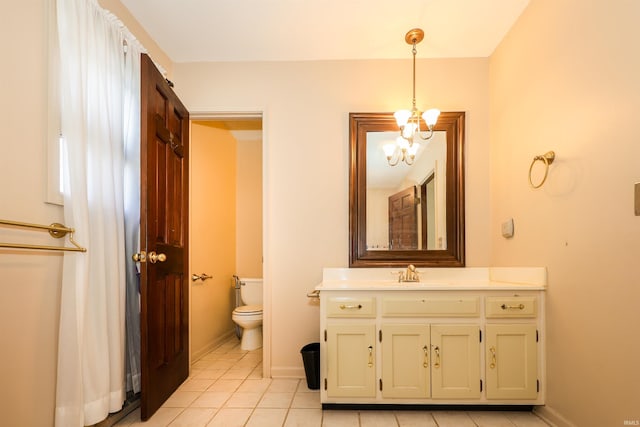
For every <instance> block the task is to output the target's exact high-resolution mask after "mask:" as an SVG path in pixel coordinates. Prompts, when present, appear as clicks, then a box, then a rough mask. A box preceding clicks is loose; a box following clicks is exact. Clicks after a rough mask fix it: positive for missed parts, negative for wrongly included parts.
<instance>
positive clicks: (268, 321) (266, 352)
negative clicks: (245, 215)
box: [188, 107, 272, 378]
mask: <svg viewBox="0 0 640 427" xmlns="http://www.w3.org/2000/svg"><path fill="white" fill-rule="evenodd" d="M267 115H268V114H267V111H266V108H263V107H260V108H246V109H241V110H228V111H225V110H216V111H214V110H208V111H202V110H200V111H198V110H195V111H189V126H191V123H193V122H194V121H207V120H211V121H215V120H224V119H230V118H233V119H256V118H261V119H262V283H263V285H262V307H263V312H262V376H263V377H264V378H270V377H271V331H272V329H271V325H272V316H271V295H272V291H271V273H270V268H269V251H268V248H269V247H270V243H271V238H270V233H269V229H268V228H267V224H268V223H269V221H268V220H269V206H270V204H269V201H270V199H269V192H268V188H269V185H268V184H269V182H268V176H269V174H268V171H269V169H268V167H269V165H268V162H267V160H266V159H267V156H266V155H265V154H266V153H267V148H268V146H269V144H268V141H267V135H268V132H267V128H268V120H267ZM192 135H193V134H192V133H189V138H192V137H193V136H192ZM189 142H190V144H189V150H191V149H192V147H193V145H192V144H191V142H192V141H191V140H190V141H189ZM189 155H191V152H189ZM189 158H191V156H189ZM191 174H192V168H189V179H190V180H191V179H192V176H191ZM189 182H191V181H189ZM189 196H191V186H189ZM191 200H193V199H192V198H191V197H189V208H191ZM191 226H192V224H191V221H190V222H189V233H191V232H192V231H193V230H191ZM189 250H191V241H189ZM188 274H189V276H188V277H191V274H193V272H192V271H191V260H189V273H188ZM191 313H192V311H191V287H189V316H191ZM191 328H192V322H191V319H189V360H191V357H192V349H191V345H192V344H191V343H192V340H191V332H192V331H191ZM191 362H193V360H191Z"/></svg>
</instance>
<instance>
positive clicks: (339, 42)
mask: <svg viewBox="0 0 640 427" xmlns="http://www.w3.org/2000/svg"><path fill="white" fill-rule="evenodd" d="M121 1H122V3H123V4H124V5H125V6H126V7H127V8H128V9H129V11H130V12H131V13H132V14H133V16H134V17H135V18H136V19H137V20H138V21H139V22H140V24H142V26H143V27H144V28H145V29H146V30H147V32H148V33H149V35H151V37H152V38H153V39H154V40H155V41H156V42H157V43H158V45H159V46H160V47H161V48H162V49H163V50H164V51H165V53H167V55H169V57H170V58H171V60H172V61H173V62H176V63H180V62H198V61H307V60H342V59H389V58H410V57H411V49H410V47H409V46H408V45H407V44H406V43H405V41H404V35H405V33H406V32H407V31H408V30H410V29H411V28H415V27H418V28H422V29H423V30H424V32H425V41H423V42H422V43H421V44H420V45H419V46H418V57H422V58H454V57H487V56H489V55H491V53H492V52H493V50H494V49H495V48H496V46H497V45H498V43H499V42H500V41H501V40H502V38H503V37H504V35H505V34H506V33H507V31H508V30H509V28H511V26H512V25H513V23H514V22H515V20H516V19H517V18H518V17H519V16H520V14H521V13H522V11H523V10H524V8H525V7H526V6H527V4H528V3H529V0H316V1H310V0H121Z"/></svg>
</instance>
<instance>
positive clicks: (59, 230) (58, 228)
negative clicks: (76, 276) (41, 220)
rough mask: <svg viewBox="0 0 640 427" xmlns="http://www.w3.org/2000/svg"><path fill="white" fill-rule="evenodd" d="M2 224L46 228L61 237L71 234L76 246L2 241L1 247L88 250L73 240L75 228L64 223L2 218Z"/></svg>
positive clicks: (73, 243)
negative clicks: (47, 223)
mask: <svg viewBox="0 0 640 427" xmlns="http://www.w3.org/2000/svg"><path fill="white" fill-rule="evenodd" d="M0 225H9V226H12V227H22V228H31V229H35V230H46V231H48V232H49V235H50V236H51V237H55V238H56V239H60V238H62V237H65V236H66V235H67V234H68V235H69V242H70V243H71V244H72V245H73V246H74V247H72V248H70V247H67V246H48V245H28V244H24V243H0V248H12V249H35V250H44V251H71V252H86V251H87V249H86V248H83V247H82V246H80V245H79V244H78V243H77V242H76V241H75V240H73V233H74V232H75V230H74V229H73V228H70V227H67V226H65V225H63V224H59V223H57V222H54V223H53V224H51V225H41V224H30V223H28V222H18V221H9V220H5V219H0Z"/></svg>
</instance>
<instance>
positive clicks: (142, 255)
mask: <svg viewBox="0 0 640 427" xmlns="http://www.w3.org/2000/svg"><path fill="white" fill-rule="evenodd" d="M131 258H133V260H134V261H135V262H147V253H146V252H145V251H140V252H138V253H137V254H133V255H131Z"/></svg>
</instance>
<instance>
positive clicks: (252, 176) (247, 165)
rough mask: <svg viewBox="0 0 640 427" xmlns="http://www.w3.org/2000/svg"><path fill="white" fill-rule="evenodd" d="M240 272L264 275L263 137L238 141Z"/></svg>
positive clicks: (238, 271)
mask: <svg viewBox="0 0 640 427" xmlns="http://www.w3.org/2000/svg"><path fill="white" fill-rule="evenodd" d="M236 274H237V275H238V276H239V277H262V139H250V140H239V141H238V167H237V169H236Z"/></svg>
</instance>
